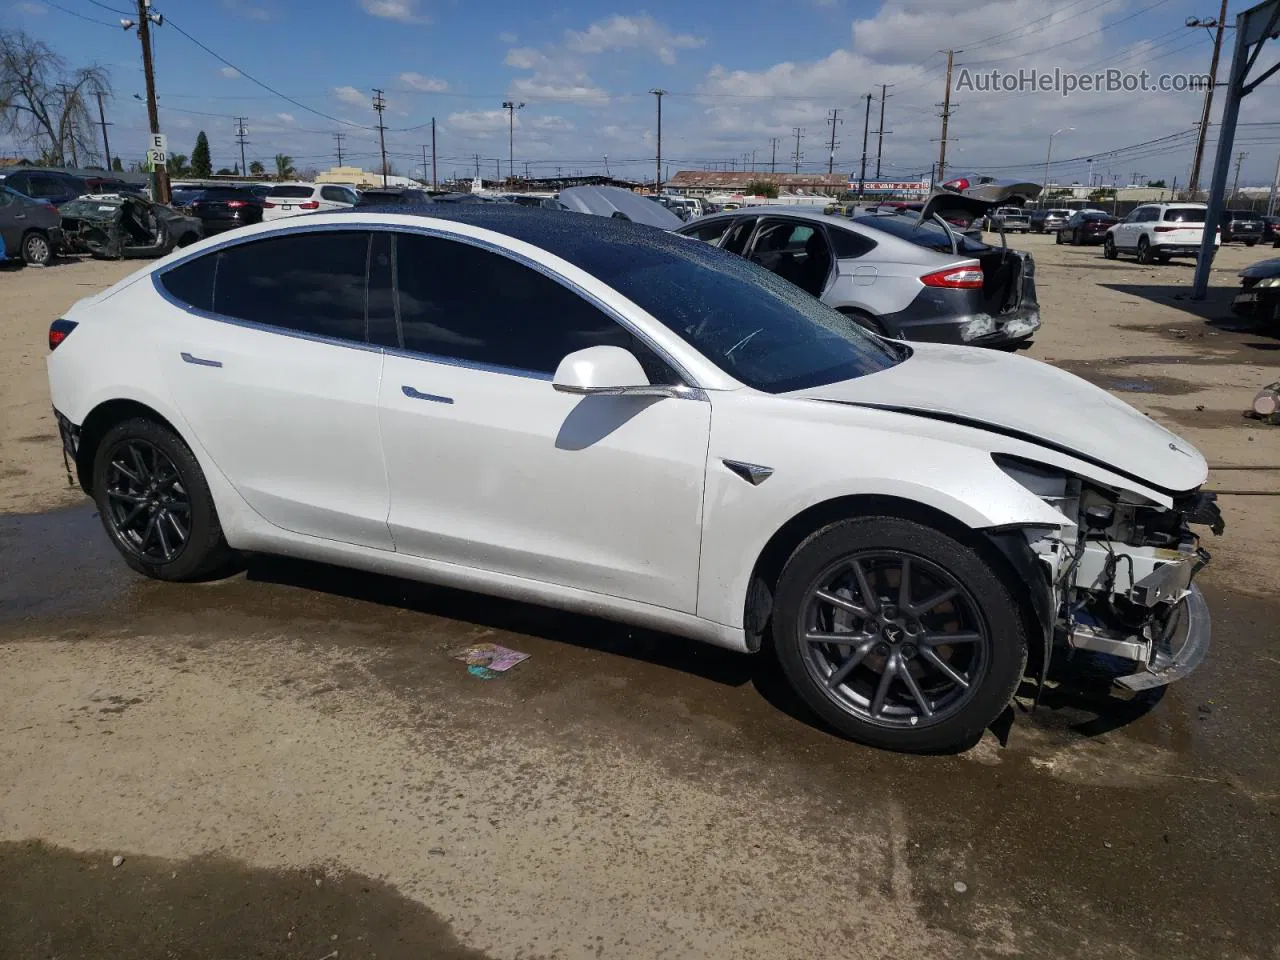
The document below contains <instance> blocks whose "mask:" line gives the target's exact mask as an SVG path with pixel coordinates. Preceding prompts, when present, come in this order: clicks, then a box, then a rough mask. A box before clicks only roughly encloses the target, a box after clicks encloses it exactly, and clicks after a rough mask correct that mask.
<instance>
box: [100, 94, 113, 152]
mask: <svg viewBox="0 0 1280 960" xmlns="http://www.w3.org/2000/svg"><path fill="white" fill-rule="evenodd" d="M98 122H99V123H100V124H102V153H103V156H105V157H106V160H107V162H106V163H105V164H104V166H105V167H106V168H107V169H108V170H110V169H111V144H110V142H109V141H108V140H107V127H109V126H111V124H109V123H107V114H106V111H105V110H103V108H102V91H101V90H99V91H98Z"/></svg>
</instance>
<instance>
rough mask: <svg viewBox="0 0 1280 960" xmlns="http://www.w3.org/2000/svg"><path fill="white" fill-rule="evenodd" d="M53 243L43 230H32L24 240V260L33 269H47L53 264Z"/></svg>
mask: <svg viewBox="0 0 1280 960" xmlns="http://www.w3.org/2000/svg"><path fill="white" fill-rule="evenodd" d="M53 257H54V249H53V241H51V240H50V239H49V235H48V234H46V233H45V232H44V231H42V230H32V231H31V232H30V233H28V234H27V235H26V236H25V237H23V238H22V259H23V260H24V261H25V262H26V263H28V264H30V265H31V266H33V267H47V266H48V265H49V264H51V263H53Z"/></svg>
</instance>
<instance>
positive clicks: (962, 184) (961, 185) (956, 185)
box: [942, 177, 969, 193]
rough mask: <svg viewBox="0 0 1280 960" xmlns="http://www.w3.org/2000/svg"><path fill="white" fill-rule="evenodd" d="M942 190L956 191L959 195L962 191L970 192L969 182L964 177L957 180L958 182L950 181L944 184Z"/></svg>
mask: <svg viewBox="0 0 1280 960" xmlns="http://www.w3.org/2000/svg"><path fill="white" fill-rule="evenodd" d="M942 189H944V190H954V191H956V192H957V193H959V192H960V191H962V190H968V189H969V181H968V180H967V179H965V178H964V177H960V178H958V179H956V180H948V181H947V182H946V183H944V184H943V185H942Z"/></svg>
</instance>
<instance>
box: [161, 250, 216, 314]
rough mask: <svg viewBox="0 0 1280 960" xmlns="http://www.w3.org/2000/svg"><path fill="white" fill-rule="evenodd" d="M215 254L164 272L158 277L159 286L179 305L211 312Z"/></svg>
mask: <svg viewBox="0 0 1280 960" xmlns="http://www.w3.org/2000/svg"><path fill="white" fill-rule="evenodd" d="M217 265H218V257H217V254H208V255H206V256H203V257H196V258H195V259H194V260H188V261H187V262H186V263H184V264H182V265H180V266H177V267H174V268H173V269H172V270H166V271H165V272H164V273H162V274H161V275H160V286H162V287H164V289H165V291H166V292H167V293H168V294H169V296H171V297H173V298H174V299H175V300H177V301H178V302H179V303H181V304H183V305H184V306H188V307H195V308H196V309H197V310H204V311H206V312H207V311H211V310H213V278H214V274H215V273H216V272H217Z"/></svg>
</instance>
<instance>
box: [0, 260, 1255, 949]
mask: <svg viewBox="0 0 1280 960" xmlns="http://www.w3.org/2000/svg"><path fill="white" fill-rule="evenodd" d="M1014 243H1015V244H1016V245H1018V246H1022V247H1026V248H1031V249H1033V250H1034V252H1035V255H1036V258H1037V263H1038V268H1039V273H1038V281H1039V287H1040V293H1041V302H1042V307H1043V313H1044V316H1045V327H1044V328H1043V331H1042V332H1041V334H1040V335H1039V337H1038V338H1037V341H1036V344H1035V346H1034V347H1033V349H1032V351H1031V353H1032V355H1033V356H1036V357H1038V358H1040V359H1043V360H1047V361H1049V362H1052V363H1055V364H1058V365H1060V366H1062V367H1064V368H1066V369H1069V370H1071V371H1073V372H1075V373H1077V374H1079V375H1081V376H1084V377H1086V378H1088V379H1090V380H1092V381H1093V382H1095V383H1099V384H1101V385H1103V386H1104V387H1107V388H1108V389H1111V390H1113V391H1115V392H1116V393H1117V394H1118V395H1120V396H1123V397H1124V399H1126V400H1128V401H1129V402H1131V403H1133V404H1135V405H1136V406H1138V407H1139V408H1140V409H1142V410H1144V411H1146V412H1147V413H1149V414H1150V415H1151V416H1153V417H1155V418H1157V419H1159V420H1160V421H1162V422H1164V423H1166V424H1167V425H1169V426H1170V427H1171V428H1173V429H1174V430H1176V431H1178V432H1180V433H1182V434H1183V435H1184V436H1186V437H1187V438H1188V439H1189V440H1190V441H1192V442H1193V443H1195V444H1196V445H1197V446H1199V447H1200V449H1201V450H1202V451H1204V453H1205V454H1206V456H1207V457H1208V458H1209V460H1210V462H1211V463H1212V464H1213V465H1214V466H1215V467H1219V468H1220V467H1223V466H1246V467H1263V466H1272V467H1274V466H1276V465H1280V428H1275V427H1268V426H1262V425H1259V424H1257V423H1255V422H1253V421H1250V420H1246V419H1244V418H1243V417H1242V416H1241V411H1243V410H1244V409H1246V408H1247V407H1248V404H1249V401H1250V400H1251V399H1252V396H1253V394H1254V392H1255V391H1256V390H1257V388H1258V387H1260V386H1261V385H1263V384H1265V383H1268V382H1270V381H1273V380H1277V379H1280V369H1277V367H1278V365H1277V363H1276V362H1275V360H1276V358H1277V356H1280V355H1278V354H1277V353H1276V352H1275V351H1276V350H1277V349H1280V330H1277V331H1270V332H1268V331H1261V330H1244V329H1241V328H1240V326H1239V325H1238V324H1237V323H1235V322H1233V321H1232V320H1231V318H1230V313H1229V310H1228V309H1227V304H1229V301H1230V296H1231V293H1232V288H1233V287H1234V286H1235V285H1236V282H1237V281H1236V278H1235V271H1236V270H1238V269H1239V268H1240V267H1242V266H1244V265H1245V264H1247V263H1249V262H1252V261H1255V260H1259V259H1263V258H1265V257H1267V256H1270V255H1271V253H1272V251H1270V250H1263V249H1262V248H1254V249H1252V250H1248V249H1245V248H1243V247H1230V248H1228V249H1226V250H1224V251H1223V252H1222V253H1221V254H1220V255H1219V258H1218V266H1217V269H1216V270H1215V275H1214V283H1215V289H1214V291H1213V293H1214V296H1213V298H1212V299H1211V300H1210V301H1209V302H1207V303H1205V304H1191V303H1190V302H1189V301H1186V300H1184V299H1181V298H1182V297H1183V296H1184V295H1185V291H1186V289H1187V288H1188V286H1189V283H1190V274H1191V266H1190V264H1189V263H1174V264H1170V265H1167V266H1150V267H1143V266H1139V265H1137V264H1135V263H1133V262H1132V261H1125V260H1122V261H1119V262H1108V261H1105V260H1103V259H1102V257H1101V254H1100V250H1099V249H1098V248H1072V247H1061V246H1055V245H1054V244H1053V242H1052V239H1051V238H1046V237H1040V236H1030V237H1026V238H1018V239H1017V240H1015V241H1014ZM134 266H135V265H134V264H127V263H126V264H117V263H100V262H72V263H66V264H62V265H59V266H56V267H51V268H47V269H43V270H40V269H25V270H16V269H15V270H6V271H4V272H0V286H3V287H4V288H5V295H4V301H5V305H6V308H7V309H6V310H5V311H4V312H3V315H0V332H2V333H3V341H2V342H3V343H4V344H5V348H4V350H3V351H0V406H2V408H3V410H4V416H3V419H2V420H0V573H2V576H0V663H3V665H4V669H3V670H0V777H2V778H3V782H4V784H5V790H4V792H3V793H0V931H3V934H0V958H8V957H15V958H17V957H22V958H28V957H37V956H39V957H44V956H119V957H147V958H151V957H155V958H160V957H169V956H179V955H180V956H184V957H228V956H261V957H297V958H303V960H320V958H322V957H324V956H325V955H326V954H331V955H332V956H333V957H334V958H337V957H340V958H342V960H347V958H350V957H374V956H376V957H381V958H386V957H422V956H434V957H482V956H487V957H495V958H499V957H500V958H515V957H527V958H532V957H573V958H577V957H583V958H585V957H598V956H617V957H647V956H654V957H656V956H668V957H701V958H706V957H716V958H718V957H726V958H727V957H733V958H735V960H736V958H749V957H761V958H779V957H799V956H814V955H819V954H822V955H826V954H829V953H832V952H835V951H840V952H845V951H848V952H850V953H855V954H857V955H859V956H861V957H865V958H886V960H888V958H901V957H906V956H922V955H925V954H929V955H933V956H940V957H971V956H972V957H979V956H981V957H988V956H990V957H997V956H1000V957H1009V956H1026V957H1054V958H1075V957H1079V958H1090V960H1094V958H1096V957H1098V956H1103V955H1108V956H1117V957H1142V958H1145V957H1151V958H1156V957H1161V958H1163V957H1169V956H1177V957H1187V958H1199V957H1204V958H1215V960H1216V958H1253V957H1257V958H1272V960H1274V958H1276V957H1280V953H1277V952H1276V946H1275V933H1274V931H1275V929H1276V926H1277V924H1278V923H1280V906H1278V905H1277V901H1276V897H1275V891H1276V890H1277V889H1280V876H1278V875H1277V874H1280V766H1278V765H1277V762H1276V756H1277V752H1276V735H1275V730H1276V729H1277V728H1278V727H1280V703H1278V700H1280V698H1277V697H1276V690H1277V687H1278V685H1280V648H1277V645H1276V640H1277V633H1278V630H1280V628H1278V627H1277V624H1280V603H1277V602H1276V601H1275V600H1274V599H1273V596H1274V592H1275V588H1276V586H1277V581H1278V580H1280V546H1277V544H1278V543H1280V510H1277V507H1276V501H1275V500H1274V499H1272V498H1269V497H1266V496H1253V497H1250V496H1238V495H1230V496H1224V497H1223V501H1222V502H1223V508H1224V512H1225V514H1226V517H1227V521H1228V528H1227V535H1226V536H1225V537H1224V538H1222V539H1221V540H1220V541H1219V542H1218V543H1216V544H1214V543H1210V544H1209V548H1210V549H1211V550H1212V551H1213V553H1214V563H1213V565H1212V567H1211V568H1210V570H1209V571H1208V572H1207V573H1206V574H1205V575H1204V576H1203V578H1202V582H1203V583H1204V584H1205V588H1206V591H1207V594H1208V597H1209V600H1210V603H1211V604H1212V606H1213V610H1214V616H1215V647H1214V649H1213V650H1212V651H1211V653H1210V659H1209V661H1208V662H1207V663H1206V664H1205V666H1204V667H1203V668H1202V669H1201V670H1200V671H1198V672H1197V673H1196V674H1195V675H1193V676H1192V677H1191V678H1190V679H1188V680H1186V681H1184V682H1183V683H1181V684H1179V685H1175V686H1174V687H1172V688H1170V689H1169V690H1168V691H1167V692H1165V693H1164V695H1163V696H1162V697H1161V696H1156V697H1152V698H1149V699H1139V700H1135V701H1131V702H1128V703H1123V702H1120V701H1117V700H1115V699H1112V698H1108V697H1107V695H1106V691H1105V689H1099V688H1098V685H1097V682H1096V679H1094V678H1092V677H1091V676H1090V675H1089V671H1088V665H1087V664H1083V665H1081V664H1067V665H1064V669H1065V670H1066V671H1067V676H1068V677H1069V678H1070V680H1071V682H1070V683H1064V684H1063V685H1062V686H1060V687H1057V688H1055V690H1054V691H1052V693H1051V695H1050V696H1049V697H1048V698H1047V700H1046V703H1045V706H1044V707H1043V708H1042V709H1041V710H1040V711H1039V712H1038V713H1036V714H1034V715H1033V714H1031V713H1029V712H1027V711H1026V710H1025V709H1018V710H1016V711H1011V712H1010V715H1009V719H1011V720H1012V727H1011V728H1009V727H1007V726H1005V725H1000V729H998V730H994V731H992V732H991V733H990V734H989V735H988V736H987V737H986V738H985V739H984V740H983V742H982V743H981V744H980V745H979V746H978V747H976V748H975V749H973V750H971V751H968V752H967V753H965V754H962V755H958V756H950V757H933V758H922V757H902V756H896V755H892V754H884V753H878V752H876V751H872V750H868V749H864V748H862V747H858V746H856V745H852V744H849V743H846V742H844V741H842V740H840V739H839V738H837V737H835V736H833V735H832V734H831V733H830V732H828V731H826V730H825V729H822V728H821V727H820V725H819V724H818V723H817V722H816V721H815V720H813V719H812V718H811V717H810V716H809V715H808V714H807V713H806V712H805V711H804V710H803V709H802V708H801V707H800V706H799V705H798V704H796V703H795V702H794V701H793V700H792V699H791V698H790V697H789V696H788V695H787V693H786V692H785V690H783V689H782V688H781V686H780V684H779V683H778V681H777V679H776V671H775V670H774V669H773V668H772V666H771V663H770V661H769V660H768V658H767V657H757V658H745V657H739V656H735V655H733V654H729V653H727V652H725V651H720V650H715V649H712V648H691V647H690V646H688V645H687V644H685V643H684V642H682V641H678V640H674V639H673V638H669V637H664V636H660V635H655V634H648V633H645V632H643V631H638V630H632V629H629V628H625V627H620V626H616V625H612V624H607V623H602V622H599V621H595V620H590V619H586V618H582V617H574V616H569V615H566V614H561V613H556V612H552V611H546V610H541V609H538V608H532V607H527V606H523V605H520V604H513V603H506V602H502V601H497V600H491V599H486V598H482V597H476V596H472V595H468V594H462V593H458V592H455V591H448V590H439V589H434V588H429V587H423V586H420V585H416V584H409V583H405V582H401V581H397V580H391V579H387V578H378V577H372V576H365V575H363V574H355V573H350V572H345V571H337V570H333V569H330V568H325V567H320V566H318V565H314V564H303V563H297V562H286V561H276V560H267V559H264V560H258V561H254V562H253V563H252V564H251V565H250V567H249V569H248V571H247V572H246V573H245V574H242V575H240V576H237V577H234V578H231V579H229V580H226V581H221V582H217V583H212V584H207V585H199V586H191V585H181V586H179V585H167V584H158V583H152V582H147V581H143V580H141V579H140V578H137V577H135V576H133V575H132V574H131V573H129V572H128V571H127V570H126V568H125V567H124V565H123V564H122V563H120V562H118V561H117V560H116V559H115V558H114V556H113V554H112V552H111V550H110V548H109V546H108V544H107V543H106V538H105V536H104V535H103V534H102V531H101V528H100V527H99V526H98V522H97V520H96V518H95V517H94V516H93V513H92V509H91V507H90V505H88V504H87V503H86V502H85V501H84V498H83V496H82V495H80V494H79V492H78V489H77V490H69V489H68V486H67V480H66V476H65V473H64V470H63V465H62V459H61V456H60V454H59V445H58V442H57V440H56V430H55V427H54V424H53V419H52V414H51V411H50V407H49V398H48V393H47V387H46V382H45V373H44V363H43V362H42V360H43V357H44V355H45V353H46V348H45V334H46V331H47V328H48V324H49V322H50V321H51V320H53V319H54V318H55V317H57V316H58V315H59V314H60V312H61V311H63V310H65V309H66V308H67V307H68V306H69V305H70V304H71V303H72V302H74V301H75V300H76V299H78V298H80V297H83V296H87V295H89V294H91V293H93V292H95V291H97V290H99V289H101V288H102V287H104V286H105V285H107V284H109V283H111V282H113V281H114V280H116V279H119V278H120V277H123V276H125V275H127V274H128V273H129V272H130V271H131V270H132V269H133V268H134ZM1011 402H1017V398H1016V397H1015V398H1011ZM1278 476H1280V474H1278V473H1277V472H1275V471H1272V472H1266V471H1259V470H1255V471H1249V470H1230V471H1228V470H1221V469H1219V470H1217V471H1215V472H1214V473H1213V474H1212V475H1211V478H1210V484H1211V486H1212V487H1216V488H1219V489H1224V490H1226V489H1230V490H1248V489H1252V490H1268V489H1274V488H1275V484H1276V479H1277V477H1278ZM477 639H484V640H487V641H496V642H499V643H504V644H506V645H508V646H511V647H515V648H516V649H519V650H521V651H523V652H525V653H529V654H531V659H530V660H529V661H527V662H525V663H523V664H521V665H520V666H518V667H516V668H515V669H514V670H513V671H511V672H510V673H509V674H506V675H504V676H502V677H500V678H499V679H496V680H489V681H483V680H477V679H475V678H473V677H471V676H468V675H467V673H466V671H465V669H464V668H463V667H462V666H461V665H460V664H458V663H456V662H455V661H453V660H451V659H450V658H449V653H450V651H452V650H453V649H455V648H456V647H457V646H458V645H460V644H462V643H464V642H471V641H474V640H477ZM115 856H120V857H123V860H122V861H121V862H120V863H119V865H118V866H113V865H112V864H113V859H112V858H113V857H115ZM333 951H337V953H333Z"/></svg>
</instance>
